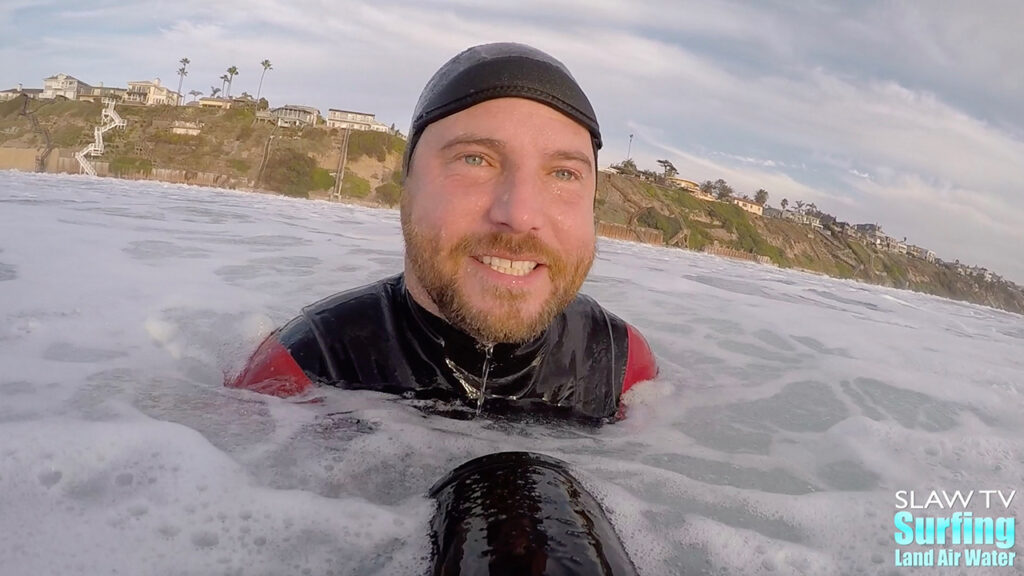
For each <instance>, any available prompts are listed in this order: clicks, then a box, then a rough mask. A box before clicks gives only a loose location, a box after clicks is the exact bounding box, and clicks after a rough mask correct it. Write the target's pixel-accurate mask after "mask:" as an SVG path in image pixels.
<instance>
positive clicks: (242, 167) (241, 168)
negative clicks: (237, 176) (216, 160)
mask: <svg viewBox="0 0 1024 576" xmlns="http://www.w3.org/2000/svg"><path fill="white" fill-rule="evenodd" d="M228 166H230V167H231V169H232V170H234V171H236V172H241V173H242V174H245V173H246V172H248V171H249V168H250V166H249V163H248V162H246V161H245V160H242V159H240V158H232V159H231V160H228Z"/></svg>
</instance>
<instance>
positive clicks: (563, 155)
mask: <svg viewBox="0 0 1024 576" xmlns="http://www.w3.org/2000/svg"><path fill="white" fill-rule="evenodd" d="M473 145H476V146H483V147H484V148H489V149H491V150H494V151H496V152H501V151H504V150H505V148H506V146H505V142H503V141H501V140H497V139H495V138H487V137H484V136H477V135H475V134H461V135H459V136H456V137H454V138H452V139H451V140H449V141H448V142H446V143H445V144H444V146H441V150H445V151H448V150H451V149H452V148H458V147H459V146H473ZM547 156H548V157H549V158H553V159H555V160H567V161H571V162H579V163H580V164H583V165H584V166H586V167H587V169H588V170H589V169H592V168H593V167H594V164H593V162H591V161H590V157H589V156H587V155H586V154H584V153H582V152H579V151H576V150H555V151H554V152H551V153H550V154H548V155H547Z"/></svg>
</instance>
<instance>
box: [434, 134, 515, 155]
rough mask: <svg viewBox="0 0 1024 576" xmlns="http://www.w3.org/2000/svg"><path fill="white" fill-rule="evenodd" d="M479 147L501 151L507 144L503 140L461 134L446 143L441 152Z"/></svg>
mask: <svg viewBox="0 0 1024 576" xmlns="http://www.w3.org/2000/svg"><path fill="white" fill-rule="evenodd" d="M468 145H477V146H483V147H484V148H490V149H491V150H496V151H501V150H504V149H505V143H504V142H502V141H501V140H496V139H494V138H485V137H483V136H477V135H475V134H461V135H459V136H456V137H454V138H452V139H451V140H449V141H448V142H445V144H444V146H441V150H446V151H447V150H451V149H452V148H457V147H459V146H468Z"/></svg>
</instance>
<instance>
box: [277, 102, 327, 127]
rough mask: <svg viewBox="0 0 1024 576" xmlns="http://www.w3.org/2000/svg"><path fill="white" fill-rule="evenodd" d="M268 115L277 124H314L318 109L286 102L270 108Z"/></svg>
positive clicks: (318, 114) (318, 115)
mask: <svg viewBox="0 0 1024 576" xmlns="http://www.w3.org/2000/svg"><path fill="white" fill-rule="evenodd" d="M270 116H271V118H272V119H273V120H274V121H275V122H276V123H277V125H278V126H316V122H317V118H319V117H320V110H318V109H316V108H313V107H311V106H298V105H296V104H287V105H285V106H281V107H279V108H274V109H273V110H271V111H270Z"/></svg>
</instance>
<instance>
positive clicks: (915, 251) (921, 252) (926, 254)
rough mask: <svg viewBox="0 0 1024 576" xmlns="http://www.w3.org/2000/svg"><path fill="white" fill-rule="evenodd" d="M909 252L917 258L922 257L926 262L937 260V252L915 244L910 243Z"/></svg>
mask: <svg viewBox="0 0 1024 576" xmlns="http://www.w3.org/2000/svg"><path fill="white" fill-rule="evenodd" d="M907 254H908V255H910V256H913V257H915V258H920V259H921V260H924V261H926V262H935V252H932V251H931V250H929V249H927V248H922V247H921V246H914V245H913V244H910V245H908V246H907Z"/></svg>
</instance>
